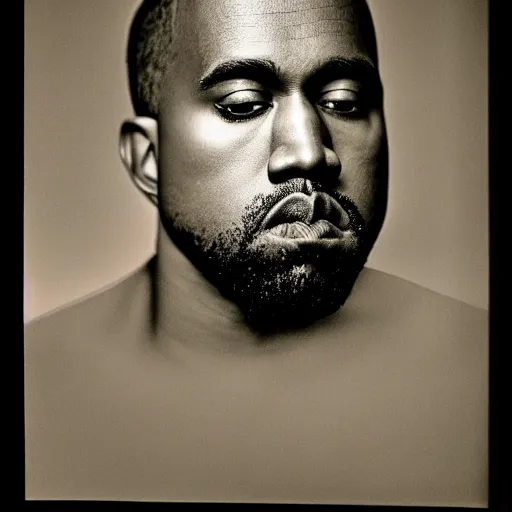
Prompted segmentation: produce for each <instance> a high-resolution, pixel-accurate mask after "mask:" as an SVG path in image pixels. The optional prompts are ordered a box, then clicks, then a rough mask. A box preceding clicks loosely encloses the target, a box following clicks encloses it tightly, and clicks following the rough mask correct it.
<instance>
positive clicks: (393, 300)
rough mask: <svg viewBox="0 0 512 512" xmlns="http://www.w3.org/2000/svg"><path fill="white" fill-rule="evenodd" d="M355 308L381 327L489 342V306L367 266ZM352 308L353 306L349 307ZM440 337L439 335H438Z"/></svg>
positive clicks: (460, 341)
mask: <svg viewBox="0 0 512 512" xmlns="http://www.w3.org/2000/svg"><path fill="white" fill-rule="evenodd" d="M353 295H354V299H353V301H354V305H353V307H354V308H357V310H358V314H360V315H366V316H367V317H368V318H367V320H368V321H369V322H370V323H371V320H375V321H377V322H378V324H379V325H380V327H381V328H386V329H399V330H400V331H401V332H402V333H404V334H406V333H413V332H414V333H416V335H415V337H416V338H418V337H421V335H427V334H428V335H430V337H432V338H436V337H439V336H440V337H441V338H442V340H443V343H444V344H445V346H446V344H447V343H453V344H456V345H458V344H462V345H464V346H465V347H466V348H468V345H469V344H471V343H476V344H478V345H480V346H481V345H484V346H485V345H487V336H488V319H489V314H488V311H487V310H486V309H481V308H477V307H474V306H472V305H470V304H467V303H465V302H462V301H460V300H456V299H453V298H451V297H447V296H445V295H442V294H440V293H437V292H434V291H432V290H429V289H427V288H424V287H422V286H419V285H417V284H415V283H412V282H410V281H407V280H405V279H402V278H399V277H397V276H393V275H390V274H387V273H385V272H381V271H378V270H374V269H371V268H365V269H364V271H363V272H362V273H361V276H360V279H359V281H358V282H357V283H356V286H355V288H354V292H353ZM349 307H352V306H349ZM438 339H439V338H438Z"/></svg>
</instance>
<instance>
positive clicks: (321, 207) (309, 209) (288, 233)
mask: <svg viewBox="0 0 512 512" xmlns="http://www.w3.org/2000/svg"><path fill="white" fill-rule="evenodd" d="M261 227H262V229H263V230H267V231H268V232H269V233H271V234H274V235H277V236H280V237H284V238H305V239H315V238H338V237H340V236H342V234H343V233H342V232H343V231H346V230H348V229H350V217H349V214H348V212H347V211H346V210H344V209H343V208H342V207H341V205H340V204H339V203H338V202H337V201H336V200H335V199H334V198H332V197H331V196H330V195H328V194H326V193H325V192H314V193H313V194H312V195H306V194H302V193H300V192H296V193H293V194H290V195H289V196H287V197H285V198H284V199H282V200H281V201H279V202H278V203H277V204H276V205H275V206H274V207H273V208H272V209H271V210H270V211H269V213H268V214H267V216H266V217H265V218H264V219H263V223H262V225H261Z"/></svg>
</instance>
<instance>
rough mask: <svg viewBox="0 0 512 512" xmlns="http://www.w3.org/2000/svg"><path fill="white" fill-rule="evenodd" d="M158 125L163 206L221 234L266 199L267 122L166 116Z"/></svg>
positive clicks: (198, 114) (179, 113) (203, 115)
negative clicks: (252, 204) (262, 195)
mask: <svg viewBox="0 0 512 512" xmlns="http://www.w3.org/2000/svg"><path fill="white" fill-rule="evenodd" d="M164 114H165V115H164V116H163V117H164V119H163V120H161V121H160V141H159V144H160V179H159V183H160V196H161V201H162V202H163V203H164V204H163V205H162V206H163V207H165V209H166V210H170V211H171V213H173V214H174V215H176V214H180V215H184V216H186V217H187V222H190V223H192V224H194V225H196V226H197V225H201V226H208V227H209V228H211V229H216V230H218V229H223V228H225V227H228V226H230V225H231V224H233V222H234V223H236V222H237V221H238V220H239V219H240V218H241V217H242V215H243V213H244V210H245V207H246V206H247V205H248V204H249V203H250V202H251V201H252V200H253V199H254V196H255V195H257V194H258V193H265V192H268V190H265V186H266V183H265V182H266V181H267V180H266V178H265V175H266V167H267V162H268V153H269V150H268V147H267V145H266V144H265V143H264V140H265V130H266V126H261V124H263V122H262V121H261V122H253V123H226V122H225V121H224V120H222V119H221V118H220V117H219V116H217V115H216V114H215V113H213V112H209V111H208V112H206V113H205V112H204V109H203V111H195V112H194V111H189V112H188V115H186V113H185V112H183V111H180V110H175V111H173V112H166V113H164Z"/></svg>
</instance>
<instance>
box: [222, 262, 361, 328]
mask: <svg viewBox="0 0 512 512" xmlns="http://www.w3.org/2000/svg"><path fill="white" fill-rule="evenodd" d="M357 275H358V272H357V273H355V272H351V273H350V274H347V273H346V272H342V271H341V270H338V271H328V270H327V271H326V270H320V269H318V268H316V267H315V266H314V265H311V264H300V265H293V266H291V268H288V269H283V268H273V269H267V271H265V272H263V273H260V272H258V271H257V270H254V269H251V270H250V271H246V272H244V273H242V275H240V276H238V277H237V279H236V281H235V282H232V283H226V284H227V285H228V286H229V288H230V291H228V290H226V294H227V295H228V296H229V297H230V298H231V299H232V300H233V301H234V302H235V303H236V304H237V305H238V306H239V308H240V309H241V311H242V312H243V314H244V315H245V318H246V320H247V323H248V324H249V325H250V326H251V327H252V328H253V329H255V330H257V331H261V332H271V331H279V330H289V329H297V328H301V327H305V326H308V325H310V324H312V323H314V322H316V321H318V320H320V319H322V318H325V317H327V316H329V315H332V314H333V313H335V312H336V311H338V310H339V309H340V307H342V306H343V305H344V304H345V301H346V300H347V299H348V297H349V295H350V292H351V291H352V287H353V285H354V283H355V281H356V279H357Z"/></svg>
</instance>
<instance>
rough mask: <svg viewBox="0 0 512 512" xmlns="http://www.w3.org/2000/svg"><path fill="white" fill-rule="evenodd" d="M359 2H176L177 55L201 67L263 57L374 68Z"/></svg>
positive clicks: (292, 62)
mask: <svg viewBox="0 0 512 512" xmlns="http://www.w3.org/2000/svg"><path fill="white" fill-rule="evenodd" d="M366 13H367V11H366V10H365V5H364V3H363V2H361V1H358V0H186V1H181V2H180V3H179V9H178V15H177V24H176V36H177V38H176V39H177V41H176V42H177V45H178V48H177V52H176V53H177V54H178V55H180V54H181V55H183V56H184V58H186V59H188V58H199V60H200V62H201V67H202V68H204V69H206V68H208V67H210V66H212V65H214V64H217V63H219V62H221V61H223V60H226V59H240V58H265V59H270V60H273V61H274V62H276V64H277V65H278V66H280V67H283V68H286V67H287V66H290V67H293V68H295V69H297V68H298V67H299V68H300V67H301V66H302V67H304V68H308V66H311V65H314V63H316V62H320V61H322V60H324V59H328V58H331V57H354V56H360V57H366V58H368V59H370V60H373V61H374V63H375V64H376V62H375V61H376V56H375V55H374V50H373V45H372V34H373V28H372V27H371V21H370V20H369V18H368V17H367V16H366Z"/></svg>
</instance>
